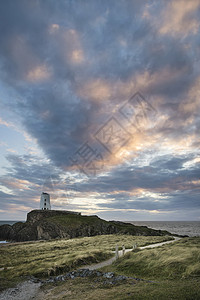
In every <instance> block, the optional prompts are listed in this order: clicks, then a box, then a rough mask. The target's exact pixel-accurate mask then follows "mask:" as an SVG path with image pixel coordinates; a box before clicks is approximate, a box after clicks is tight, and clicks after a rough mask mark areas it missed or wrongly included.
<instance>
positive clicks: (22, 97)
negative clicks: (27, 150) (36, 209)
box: [0, 0, 200, 210]
mask: <svg viewBox="0 0 200 300" xmlns="http://www.w3.org/2000/svg"><path fill="white" fill-rule="evenodd" d="M198 8H199V1H189V2H188V1H183V0H181V1H177V2H174V1H168V2H166V1H159V2H158V1H152V2H151V3H147V2H146V1H139V0H138V1H128V0H127V1H126V0H124V1H123V0H121V1H84V2H83V1H59V3H55V2H54V1H37V2H35V1H23V0H22V1H20V2H15V1H3V2H2V3H1V9H0V28H1V29H0V43H1V49H0V65H1V72H0V78H1V82H2V85H3V86H5V87H6V88H5V89H6V91H7V93H8V97H5V98H4V97H2V101H1V102H2V103H1V106H2V107H4V109H5V110H6V109H7V111H11V110H12V111H13V115H15V119H17V121H18V122H20V123H21V124H22V126H23V127H24V131H25V132H27V134H28V135H29V136H30V137H31V138H33V139H35V141H36V142H37V145H38V147H39V148H40V149H42V150H43V152H44V155H45V157H46V159H49V163H46V162H45V163H44V162H41V161H40V162H39V161H37V158H34V157H33V156H27V157H26V156H24V157H22V156H17V155H11V156H8V161H9V162H10V163H11V164H12V165H13V169H12V170H11V169H9V170H7V172H8V178H15V179H16V181H13V182H14V183H13V184H16V186H17V185H18V187H20V186H21V184H22V185H23V183H24V180H27V181H28V182H30V183H31V184H33V185H34V184H35V185H41V184H42V181H43V180H44V177H45V176H47V175H48V174H49V173H51V171H52V169H53V170H54V171H53V172H54V175H55V177H56V181H59V180H61V177H62V176H64V174H66V173H67V172H74V167H73V166H72V160H75V159H76V156H77V155H76V154H77V151H78V150H80V147H81V146H83V145H84V143H86V142H88V144H89V146H90V147H91V148H92V149H94V152H95V153H96V154H99V153H100V155H101V156H102V157H103V167H102V168H100V172H98V174H97V176H96V177H95V176H91V177H89V178H88V179H87V178H86V179H85V181H84V182H81V183H80V189H82V191H87V192H91V191H93V189H94V190H95V191H97V192H99V193H100V194H101V195H103V193H108V196H107V197H108V199H109V197H110V195H112V193H113V192H115V191H118V192H119V193H121V196H120V197H121V198H120V199H123V198H124V197H126V196H127V192H132V191H133V190H135V191H136V190H137V191H139V190H141V191H143V192H144V191H147V190H149V191H151V192H156V193H159V192H160V193H162V192H165V193H167V192H168V193H173V192H174V191H176V189H177V190H179V191H181V192H183V191H185V190H186V189H188V190H190V191H191V189H193V188H194V189H195V190H196V189H197V186H198V184H195V183H194V182H198V180H199V179H198V176H199V173H198V170H197V169H185V168H184V167H183V165H184V163H185V162H187V161H188V160H189V159H193V158H194V157H195V155H198V154H197V153H198V147H199V142H198V140H199V139H198V136H199V130H200V120H199V110H200V106H199V78H200V74H199V70H200V68H199V55H200V53H199V50H198V45H199V10H198ZM158 16H161V17H158ZM11 89H12V91H14V92H13V94H12V97H11V96H9V91H10V90H11ZM138 91H140V92H141V94H142V95H143V96H144V98H145V101H146V102H145V103H146V104H147V103H148V104H149V107H150V106H151V107H152V108H153V109H154V111H155V112H156V113H155V114H152V115H150V113H149V115H148V114H147V112H145V114H147V116H146V117H145V118H144V117H143V120H142V121H140V126H136V121H137V120H138V115H137V117H136V116H135V115H134V111H137V108H136V106H135V103H134V105H133V106H132V110H133V116H134V117H133V119H132V120H131V122H129V121H130V120H128V119H127V118H126V117H124V116H123V115H122V114H121V113H120V108H121V107H122V106H123V105H124V104H125V103H127V101H129V100H130V99H131V97H132V96H133V95H134V94H135V93H136V92H138ZM13 95H14V96H13ZM129 108H130V107H129ZM142 113H143V112H141V111H140V120H141V114H142ZM0 120H1V119H0ZM109 120H115V121H113V122H112V124H111V125H110V128H109V129H112V130H111V131H112V135H111V136H110V138H109V139H108V141H110V140H111V139H112V138H113V136H114V133H113V132H114V129H115V128H114V125H113V124H114V122H115V125H116V123H117V124H118V129H119V127H120V130H119V131H121V133H122V135H121V136H120V137H119V138H118V139H117V143H110V145H109V149H108V145H106V146H107V147H105V144H103V143H102V141H101V142H99V139H98V138H97V132H99V130H100V128H103V129H104V132H103V131H102V135H101V136H103V135H104V136H105V125H106V124H109ZM133 120H134V121H133ZM3 122H4V123H3V124H4V125H6V126H12V127H13V126H14V125H10V124H11V122H8V121H6V118H5V121H3ZM12 124H13V123H12ZM119 124H120V125H119ZM144 124H145V126H146V127H145V126H144ZM137 125H138V124H137ZM106 134H107V135H108V131H107V132H106ZM125 135H127V136H128V135H129V136H130V137H131V138H130V139H129V140H128V139H127V141H126V143H122V140H123V138H125ZM166 149H167V150H166ZM13 150H15V149H13ZM116 150H118V151H116ZM148 150H151V151H152V152H156V153H158V157H157V159H156V158H155V156H153V155H152V158H151V159H149V160H148V163H146V165H145V166H144V165H143V166H141V164H142V163H143V164H144V159H143V161H142V158H141V156H142V155H143V154H144V157H146V153H147V151H148ZM160 152H163V153H160ZM178 152H179V154H180V156H179V154H178ZM82 153H83V152H82ZM150 156H151V155H150ZM84 159H85V158H83V160H84ZM134 160H135V164H133V162H134ZM71 174H72V173H71ZM107 174H109V177H108V175H107ZM79 176H80V175H79ZM189 176H191V177H189ZM80 177H81V176H80ZM93 177H94V178H93ZM188 178H190V180H188ZM192 182H193V183H192ZM3 184H4V185H5V186H7V187H8V188H9V183H8V180H5V178H4V181H3ZM70 185H72V186H73V183H71V182H70ZM10 188H14V187H11V186H10ZM60 189H61V190H62V189H63V187H60ZM24 190H26V184H25V183H24ZM31 193H32V195H33V194H34V191H33V189H32V190H31ZM123 193H125V194H123ZM170 195H172V194H170ZM118 196H119V195H118ZM147 198H148V197H146V198H145V199H147ZM174 198H177V197H176V195H175V196H174ZM135 199H136V198H135ZM145 199H144V200H143V202H142V200H141V199H140V200H141V202H140V203H141V204H140V205H141V209H142V207H143V206H145V205H147V204H146V202H145V201H147V200H145ZM169 199H170V198H169ZM177 199H178V198H177ZM129 200H131V198H130V199H129ZM117 201H118V200H116V203H118V202H117ZM127 201H128V200H127ZM134 201H136V200H134ZM120 203H121V202H120ZM142 203H143V204H142ZM159 203H160V202H159ZM169 203H170V202H169ZM116 205H117V204H116ZM120 205H121V204H120ZM129 205H130V203H129V202H127V207H129ZM134 205H135V204H134ZM151 205H152V209H155V210H156V207H158V206H159V205H160V204H158V203H156V202H155V203H154V204H151ZM165 207H166V208H167V206H165ZM149 209H150V208H149Z"/></svg>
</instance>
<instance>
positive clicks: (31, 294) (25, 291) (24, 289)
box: [0, 281, 41, 300]
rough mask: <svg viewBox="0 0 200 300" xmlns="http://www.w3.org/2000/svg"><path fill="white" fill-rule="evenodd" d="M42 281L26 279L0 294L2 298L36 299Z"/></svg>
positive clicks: (6, 299) (1, 299)
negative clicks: (36, 281)
mask: <svg viewBox="0 0 200 300" xmlns="http://www.w3.org/2000/svg"><path fill="white" fill-rule="evenodd" d="M40 286H41V283H40V282H39V283H34V282H33V281H25V282H22V283H20V284H18V285H17V286H16V287H15V288H10V289H7V290H5V291H3V292H2V293H1V294H0V300H30V299H34V298H35V296H36V294H37V293H38V291H39V288H40Z"/></svg>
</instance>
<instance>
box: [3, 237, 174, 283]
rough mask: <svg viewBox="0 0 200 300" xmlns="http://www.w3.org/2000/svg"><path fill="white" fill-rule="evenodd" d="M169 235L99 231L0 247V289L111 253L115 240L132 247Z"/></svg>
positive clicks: (166, 238) (163, 238)
mask: <svg viewBox="0 0 200 300" xmlns="http://www.w3.org/2000/svg"><path fill="white" fill-rule="evenodd" d="M169 239H170V237H168V236H149V237H147V236H131V235H101V236H94V237H83V238H75V239H59V240H50V241H40V242H28V243H27V242H26V243H21V244H20V243H17V244H9V245H3V246H1V247H0V289H3V288H6V287H9V286H12V285H13V284H14V283H16V282H18V281H20V280H23V279H24V278H25V277H26V276H30V275H34V276H38V277H45V276H48V275H57V274H61V273H63V272H67V271H69V270H72V269H75V268H77V267H79V266H83V265H85V264H90V263H94V262H100V261H103V260H106V259H107V258H109V257H111V256H113V253H112V251H113V250H114V249H115V246H116V245H117V244H118V245H119V247H121V246H122V245H123V244H124V245H125V247H126V248H132V247H133V244H134V243H137V245H138V246H145V245H147V244H153V243H157V242H161V241H165V240H169Z"/></svg>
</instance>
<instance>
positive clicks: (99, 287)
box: [38, 238, 200, 300]
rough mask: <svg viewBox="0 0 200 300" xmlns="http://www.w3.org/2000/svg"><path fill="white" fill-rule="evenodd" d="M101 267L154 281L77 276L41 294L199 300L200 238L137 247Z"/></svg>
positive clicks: (90, 298) (46, 299)
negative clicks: (109, 281)
mask: <svg viewBox="0 0 200 300" xmlns="http://www.w3.org/2000/svg"><path fill="white" fill-rule="evenodd" d="M102 270H103V271H112V272H115V273H118V274H124V275H128V276H132V277H136V278H142V279H146V280H151V281H153V282H145V281H134V280H128V281H127V282H123V283H120V284H117V285H114V286H112V285H109V284H105V279H103V278H101V279H100V280H95V279H92V278H76V279H74V280H68V281H66V282H64V283H60V284H58V285H56V286H51V287H49V286H48V285H47V286H46V287H45V286H44V287H43V291H41V294H40V295H39V297H41V296H42V298H43V299H44V300H51V299H58V300H61V299H62V300H64V299H69V300H75V299H87V300H98V299H106V300H111V299H115V300H126V299H134V300H199V299H200V238H184V239H182V240H180V241H178V242H175V243H172V244H169V245H164V246H162V247H159V248H155V249H148V250H147V249H146V250H136V251H133V252H131V253H128V254H126V255H125V256H124V257H123V258H120V259H119V260H118V261H117V262H115V263H114V264H112V265H110V266H108V267H105V268H103V269H102ZM38 299H39V298H38Z"/></svg>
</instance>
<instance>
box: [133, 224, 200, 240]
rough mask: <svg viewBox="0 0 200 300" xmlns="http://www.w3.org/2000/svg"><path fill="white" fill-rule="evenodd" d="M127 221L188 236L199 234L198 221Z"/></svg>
mask: <svg viewBox="0 0 200 300" xmlns="http://www.w3.org/2000/svg"><path fill="white" fill-rule="evenodd" d="M129 223H131V224H134V225H137V226H147V227H149V228H152V229H160V230H167V231H169V232H171V233H175V234H180V235H188V236H190V237H192V236H200V221H130V222H129Z"/></svg>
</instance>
